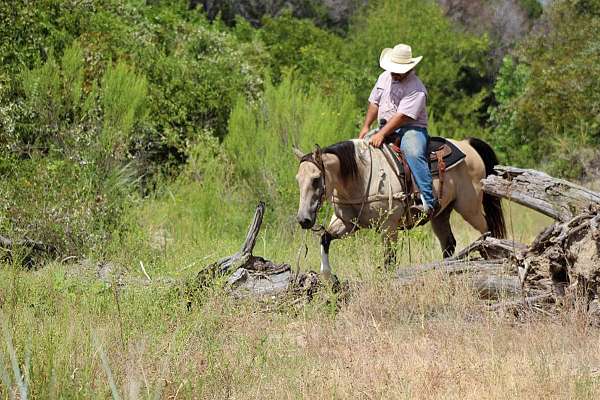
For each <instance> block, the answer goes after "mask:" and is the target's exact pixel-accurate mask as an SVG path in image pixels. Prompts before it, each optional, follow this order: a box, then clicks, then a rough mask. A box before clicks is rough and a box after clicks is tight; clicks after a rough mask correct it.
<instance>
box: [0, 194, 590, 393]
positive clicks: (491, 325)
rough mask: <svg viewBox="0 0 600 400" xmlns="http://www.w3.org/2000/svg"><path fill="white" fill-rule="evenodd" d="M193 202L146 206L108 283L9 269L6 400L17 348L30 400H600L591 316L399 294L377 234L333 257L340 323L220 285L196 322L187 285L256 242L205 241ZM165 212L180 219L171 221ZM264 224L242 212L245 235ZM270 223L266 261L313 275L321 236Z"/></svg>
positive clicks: (4, 281)
mask: <svg viewBox="0 0 600 400" xmlns="http://www.w3.org/2000/svg"><path fill="white" fill-rule="evenodd" d="M190 193H193V191H190V190H183V191H181V192H176V193H172V194H171V195H167V196H166V197H165V198H164V199H154V200H148V201H147V203H146V204H145V207H144V208H143V209H142V210H138V213H136V214H135V218H136V220H137V221H138V225H139V228H138V230H131V231H129V233H128V234H125V235H123V237H122V241H121V242H120V243H119V244H118V245H117V244H115V245H113V246H114V249H115V252H114V253H112V254H111V253H108V252H107V257H110V256H113V257H112V258H111V259H110V261H112V262H113V263H114V265H115V266H114V267H113V274H112V275H110V276H109V278H108V280H106V281H102V280H100V279H98V277H97V276H96V269H95V264H94V263H93V262H88V263H85V262H79V263H75V264H70V265H61V264H58V263H51V264H50V265H47V266H46V267H44V268H42V269H40V270H38V271H25V270H23V269H21V268H18V267H15V266H12V265H5V266H4V267H3V268H2V270H0V304H1V308H2V321H3V324H4V325H5V326H6V327H7V328H8V329H7V330H8V332H10V334H11V335H12V342H9V341H7V340H4V343H2V345H1V348H2V354H1V358H0V363H2V364H3V365H4V367H5V369H6V371H8V372H7V373H8V374H9V376H10V377H11V381H12V383H13V384H12V387H11V389H8V388H7V387H6V385H4V386H2V388H1V389H0V393H2V396H3V397H4V398H10V397H11V395H10V394H11V393H15V390H16V386H15V385H14V382H15V379H14V374H13V373H12V372H11V371H12V368H11V364H10V361H9V357H8V354H9V350H10V349H11V348H13V349H14V350H15V354H16V355H17V357H18V359H19V365H20V366H21V370H22V371H23V376H24V377H25V378H24V379H25V383H26V384H27V389H28V390H29V393H30V398H58V397H60V398H107V397H111V396H112V397H114V398H116V397H117V396H118V397H119V398H175V397H177V398H264V397H274V398H304V397H310V398H356V397H360V398H372V397H376V398H381V397H384V398H398V397H404V398H415V397H419V398H439V397H450V398H453V397H456V398H458V397H460V398H469V397H476V396H475V394H479V396H480V397H479V398H481V397H484V398H501V397H505V396H509V397H512V395H515V396H516V395H517V394H519V393H529V394H530V395H531V396H533V397H554V398H566V397H577V398H592V397H594V396H597V394H598V393H600V382H599V381H598V379H597V378H595V377H594V375H593V373H592V372H591V371H594V368H597V366H598V365H600V357H599V356H598V354H600V352H598V351H595V352H594V351H592V350H594V349H596V350H600V349H598V343H600V334H599V333H598V332H597V331H595V330H589V328H588V327H587V326H586V324H585V323H583V322H582V321H581V320H580V318H579V317H577V316H576V315H571V314H565V315H561V316H560V317H559V318H558V319H555V320H552V319H544V318H542V319H532V320H531V321H529V322H526V323H524V324H516V325H515V324H514V321H512V322H511V319H510V318H508V319H506V317H504V316H498V315H495V314H490V313H487V312H484V311H483V310H482V308H481V306H480V304H481V303H479V301H478V300H477V298H476V296H475V294H473V293H472V292H471V289H470V288H469V287H468V285H466V283H465V282H464V281H462V280H461V279H458V280H456V279H448V278H447V277H444V276H441V275H436V274H433V275H431V276H429V277H426V278H424V279H423V280H422V281H419V282H418V283H417V284H415V285H413V286H410V287H408V288H399V287H397V286H395V284H394V283H393V281H390V280H389V279H388V278H389V275H387V274H386V273H385V272H382V271H381V270H380V269H379V266H380V264H381V260H382V246H381V244H380V241H379V238H378V237H377V235H375V234H374V233H373V232H360V233H359V234H357V235H356V236H355V237H352V238H348V239H346V240H341V241H336V242H334V244H333V245H332V257H331V258H332V263H333V266H334V269H335V272H336V273H337V274H338V275H339V276H340V277H342V278H344V279H349V280H350V282H351V288H352V295H351V297H350V300H349V302H348V303H347V304H344V305H342V307H341V308H339V309H338V308H336V307H332V303H331V300H333V298H332V297H331V296H332V295H331V294H327V292H324V293H323V294H322V295H321V297H318V298H317V299H315V301H313V302H312V303H309V304H307V305H296V306H292V305H290V304H288V303H285V302H283V303H279V305H278V306H276V307H274V304H273V303H271V302H266V303H265V302H263V301H256V300H236V299H233V298H230V297H229V296H227V295H226V293H225V292H224V291H223V289H222V288H221V285H218V284H217V285H215V287H213V288H209V289H207V290H206V291H204V292H201V293H198V294H196V295H195V297H194V298H193V302H192V307H191V309H188V307H187V300H188V297H187V296H186V290H185V288H186V283H189V282H190V281H191V280H192V279H193V277H194V275H195V274H196V273H197V271H198V270H199V269H200V268H201V267H202V266H204V265H206V264H208V263H209V262H212V261H214V260H216V259H218V258H219V257H222V256H226V255H230V254H232V253H233V252H235V251H237V249H238V248H239V246H240V244H241V242H242V241H243V238H244V232H242V233H241V234H237V235H227V234H225V233H224V232H225V231H224V227H220V226H210V227H198V226H197V225H196V224H195V222H198V221H200V220H201V219H202V217H198V216H197V214H196V213H197V212H199V210H195V208H194V205H193V202H186V201H185V199H186V196H188V195H189V194H190ZM179 196H182V197H179ZM167 205H168V209H169V213H167V214H162V212H164V211H165V210H166V208H165V207H167ZM253 211H254V210H253V209H248V210H240V215H241V216H243V217H244V218H245V219H246V223H249V222H250V219H251V217H252V213H253ZM293 212H294V210H292V209H290V213H293ZM507 217H508V220H509V221H518V224H517V223H516V224H515V226H514V228H510V229H509V232H511V233H512V232H514V234H515V237H516V238H517V239H518V240H523V241H530V240H531V239H532V238H533V236H534V235H535V233H536V232H537V231H539V230H540V229H541V228H542V227H543V226H544V225H546V224H548V222H549V221H548V220H547V219H545V218H540V217H539V215H537V214H535V213H533V212H531V211H528V210H525V209H523V208H521V207H515V206H511V207H507ZM194 218H199V219H197V220H195V219H194ZM240 218H241V217H240ZM269 220H270V215H269V213H268V212H267V214H266V215H265V225H264V229H263V230H262V231H261V235H260V237H259V239H258V241H257V244H256V247H255V253H256V254H257V255H263V256H265V257H266V258H269V259H272V260H274V261H279V262H282V261H286V262H290V263H292V264H293V265H294V266H295V265H296V260H297V255H298V251H299V249H301V248H302V247H303V245H304V244H306V245H307V246H308V249H309V250H308V254H307V256H306V258H302V257H301V260H300V267H301V268H302V269H303V270H307V269H316V268H317V267H318V263H319V256H318V238H317V237H316V236H315V235H313V234H311V233H306V232H304V231H301V230H300V229H299V228H298V227H296V226H295V225H294V224H293V223H292V222H290V224H289V225H283V226H281V225H273V224H271V223H270V222H269ZM453 222H455V224H454V226H455V227H456V228H455V230H456V236H457V239H458V242H459V247H461V246H463V245H466V244H468V243H469V242H470V241H471V240H472V239H474V238H476V237H477V236H478V233H477V232H475V231H474V230H472V229H470V228H468V227H466V226H465V224H464V223H462V222H461V221H458V218H454V220H453ZM157 229H160V230H159V231H157ZM199 229H200V230H201V231H202V235H201V236H200V235H199V233H198V230H199ZM234 231H235V230H234ZM157 232H159V233H158V234H157ZM157 235H158V236H157ZM160 235H162V239H161V240H159V239H157V237H160ZM153 237H154V239H151V238H153ZM402 237H403V238H402V239H401V243H399V259H400V260H399V263H400V264H408V263H409V262H410V261H412V262H424V261H429V260H434V259H437V258H439V249H438V245H437V243H436V240H435V239H434V238H433V237H432V235H431V233H430V231H429V228H427V227H425V228H420V229H418V230H414V231H411V232H410V233H407V234H403V235H402ZM152 240H155V241H156V243H152ZM408 242H410V246H411V254H410V259H409V255H408V251H407V248H408ZM161 246H162V247H161ZM139 261H142V262H143V263H144V265H145V268H146V270H147V272H148V274H149V275H150V277H151V278H152V283H148V282H146V280H145V278H144V275H143V274H142V272H141V268H140V267H139ZM586 348H587V349H589V350H590V351H587V350H585V349H586ZM103 360H104V361H103ZM109 376H111V377H112V378H109ZM111 379H114V388H113V389H111V383H110V382H111ZM558 382H566V383H565V384H564V385H563V384H559V383H558ZM489 388H491V389H489Z"/></svg>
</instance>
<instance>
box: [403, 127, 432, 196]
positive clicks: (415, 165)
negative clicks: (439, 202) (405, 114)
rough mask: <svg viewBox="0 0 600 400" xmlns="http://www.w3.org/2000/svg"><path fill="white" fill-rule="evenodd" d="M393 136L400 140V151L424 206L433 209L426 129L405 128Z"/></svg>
mask: <svg viewBox="0 0 600 400" xmlns="http://www.w3.org/2000/svg"><path fill="white" fill-rule="evenodd" d="M394 135H397V136H398V137H400V138H401V142H400V149H401V150H402V152H403V153H404V156H405V157H406V162H407V163H408V166H409V167H410V169H411V170H412V173H413V175H414V177H415V183H416V184H417V187H418V188H419V190H420V191H421V195H422V197H423V201H424V203H425V204H423V205H424V206H427V207H433V202H434V201H435V197H434V196H433V184H432V178H431V172H430V171H429V161H428V160H427V144H428V142H429V133H427V128H421V127H412V126H405V127H402V128H399V129H396V131H395V132H394Z"/></svg>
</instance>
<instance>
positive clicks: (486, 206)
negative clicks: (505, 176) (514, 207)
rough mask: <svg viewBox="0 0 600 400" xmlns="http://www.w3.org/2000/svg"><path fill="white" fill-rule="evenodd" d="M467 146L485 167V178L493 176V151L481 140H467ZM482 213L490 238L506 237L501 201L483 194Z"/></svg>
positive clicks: (496, 160) (494, 161)
mask: <svg viewBox="0 0 600 400" xmlns="http://www.w3.org/2000/svg"><path fill="white" fill-rule="evenodd" d="M468 140H469V144H470V145H471V146H472V147H473V148H474V149H475V151H477V153H479V155H480V156H481V158H482V159H483V163H484V165H485V176H488V175H491V174H495V172H494V167H495V166H496V165H498V157H497V156H496V153H494V149H492V148H491V147H490V145H489V144H487V143H486V142H484V141H483V140H481V139H477V138H472V137H471V138H468ZM483 211H484V212H485V220H486V222H487V225H488V229H489V230H490V232H491V233H492V236H493V237H495V238H498V239H503V238H505V237H506V224H505V222H504V214H503V213H502V201H501V200H500V198H498V197H495V196H492V195H490V194H487V193H483Z"/></svg>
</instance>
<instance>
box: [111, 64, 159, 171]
mask: <svg viewBox="0 0 600 400" xmlns="http://www.w3.org/2000/svg"><path fill="white" fill-rule="evenodd" d="M146 91H147V82H146V79H145V78H144V77H143V76H138V75H136V74H135V72H134V71H132V70H131V69H130V68H129V67H128V66H127V65H126V64H124V63H122V62H119V63H117V64H116V65H115V66H114V67H112V66H109V67H108V69H107V70H106V72H105V73H104V76H103V77H102V83H101V105H102V112H103V126H102V134H101V136H100V140H101V142H102V147H103V151H104V154H105V157H106V155H109V154H113V155H115V156H116V158H117V159H122V158H123V156H124V155H125V153H126V151H127V145H128V144H129V139H130V137H131V130H132V128H133V126H134V124H135V123H136V121H140V120H142V119H143V118H145V116H146V114H147V113H148V110H147V108H146V101H147V100H146Z"/></svg>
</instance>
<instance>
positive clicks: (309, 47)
mask: <svg viewBox="0 0 600 400" xmlns="http://www.w3.org/2000/svg"><path fill="white" fill-rule="evenodd" d="M209 3H210V4H209ZM250 3H251V5H252V7H254V6H256V7H255V9H256V10H259V11H260V10H262V8H261V7H263V8H264V7H266V6H268V4H267V3H264V4H263V3H260V2H249V3H248V4H250ZM255 3H256V4H255ZM259 3H260V4H259ZM297 3H298V4H296V3H294V4H296V6H298V7H300V6H299V5H300V4H303V6H302V7H304V6H306V7H308V8H306V7H305V11H306V10H309V9H310V10H309V11H310V12H307V13H304V14H302V13H300V14H299V13H298V12H297V11H298V9H297V8H294V7H291V8H289V7H288V8H287V9H286V8H285V7H283V6H282V4H283V2H276V1H275V2H272V4H271V3H269V4H271V6H272V9H271V8H269V9H268V10H267V9H266V8H265V10H263V11H261V12H259V13H258V15H257V16H256V18H254V17H252V18H250V17H248V15H245V13H246V14H247V13H248V12H250V11H249V10H250V9H249V8H243V7H242V8H239V7H238V6H239V5H240V4H241V3H239V4H238V3H235V2H229V3H223V4H224V5H227V4H229V6H231V7H230V8H228V9H227V10H225V9H223V10H218V11H223V12H224V11H227V12H228V13H229V14H227V15H225V14H223V13H222V14H220V15H221V17H223V18H216V17H217V16H218V13H217V14H215V13H212V14H211V12H209V14H210V15H206V14H205V9H206V10H207V11H210V10H209V8H210V7H208V6H211V7H212V6H215V4H216V3H214V2H202V4H201V5H202V6H198V7H194V5H199V2H193V1H192V2H189V1H184V0H168V1H167V0H164V1H141V0H102V1H94V2H88V1H84V2H82V1H76V0H67V1H59V0H41V1H36V2H33V1H22V2H18V3H14V2H8V1H1V2H0V20H1V21H0V22H1V23H0V38H2V40H1V41H0V146H1V147H0V171H1V172H2V174H3V182H2V183H1V184H0V195H1V196H2V198H3V200H4V201H3V202H2V204H1V205H0V234H5V235H8V236H12V237H23V236H30V237H33V238H37V239H40V240H44V241H47V242H49V243H52V244H55V245H57V246H58V247H59V248H60V249H61V251H62V252H63V253H70V252H73V253H81V252H85V251H87V250H93V251H100V250H99V249H101V248H103V244H104V243H106V242H107V241H109V240H110V239H111V238H116V239H117V240H118V239H119V238H122V237H123V236H122V235H120V234H121V233H124V232H126V231H127V230H128V229H133V226H132V225H131V224H130V223H129V222H127V221H129V219H127V218H126V216H128V215H131V213H133V214H135V210H136V209H139V208H140V207H138V206H139V205H140V204H141V206H142V207H141V208H142V209H147V207H148V202H145V203H144V200H143V199H144V196H149V195H152V196H153V195H156V196H157V198H158V202H156V203H151V204H153V206H152V207H155V208H154V210H155V211H156V212H161V213H163V214H164V215H170V214H169V213H170V211H169V207H168V206H166V205H164V206H163V205H161V204H163V203H161V202H162V200H161V196H162V195H163V193H168V196H173V192H176V193H178V194H176V195H177V196H183V197H182V198H184V199H185V201H189V202H193V203H194V204H196V207H195V208H194V209H195V210H196V211H197V212H196V211H194V212H193V213H192V214H191V215H190V218H188V219H187V221H188V222H190V223H192V221H193V223H195V224H197V225H199V226H202V227H203V228H202V231H203V232H204V234H205V235H208V234H209V233H210V230H211V229H214V227H215V226H216V225H218V223H223V221H228V223H229V225H228V226H230V233H231V234H232V235H234V234H236V233H239V232H241V231H242V230H243V229H244V225H245V220H244V218H240V217H239V216H238V215H237V214H236V211H237V210H239V209H240V208H241V207H252V205H253V203H254V202H255V201H257V200H258V199H265V200H267V202H268V205H269V207H270V208H271V209H272V210H275V211H276V213H275V215H276V219H277V220H278V221H279V222H283V223H289V225H286V226H288V227H291V226H292V225H293V221H291V217H290V215H293V212H292V210H293V208H294V204H295V201H296V200H295V195H296V194H295V183H294V180H293V176H294V170H295V160H294V159H293V157H292V156H291V152H290V148H291V145H292V144H297V145H300V146H301V147H302V148H303V149H304V150H306V151H308V150H309V149H310V148H312V146H313V145H314V144H315V143H319V144H321V145H327V144H330V143H333V142H336V141H339V140H343V139H345V138H350V137H354V136H355V135H356V134H357V131H358V127H359V125H360V123H361V120H362V117H363V113H364V111H365V109H366V105H367V104H366V99H367V96H368V94H369V91H370V89H371V87H372V85H373V83H374V82H375V80H376V78H377V76H378V74H379V73H380V68H379V65H378V58H379V53H380V51H381V49H382V48H384V47H391V46H393V45H395V44H396V43H398V42H405V43H409V44H411V45H412V47H413V51H414V53H415V54H416V55H423V56H424V61H423V62H422V63H421V65H420V66H419V67H418V74H419V76H420V77H421V79H422V80H423V81H424V82H425V84H426V86H427V87H428V90H429V102H428V107H429V110H430V120H431V131H432V133H434V134H441V135H446V136H452V137H463V136H467V135H474V136H484V137H485V138H486V139H487V140H489V141H490V142H491V143H492V144H493V145H494V146H495V147H496V148H497V149H498V150H499V152H500V153H501V155H502V158H503V161H504V162H508V163H513V164H517V165H523V166H539V165H540V164H539V163H544V162H546V161H547V160H551V161H552V162H551V164H543V165H544V166H545V167H547V168H550V169H551V171H550V172H557V171H560V172H563V173H565V174H568V175H576V174H579V173H580V172H581V171H583V170H584V169H585V168H584V167H585V166H586V165H587V163H588V161H589V160H590V159H592V158H594V156H595V153H594V151H593V150H592V146H593V145H594V144H596V143H597V140H598V136H599V135H600V133H599V131H598V127H599V124H600V122H599V121H598V115H599V112H598V111H599V110H598V107H599V104H600V99H599V98H598V93H599V92H600V91H599V90H598V89H599V87H598V82H599V81H600V80H599V79H598V77H599V75H600V70H598V65H600V62H599V60H598V54H599V53H600V52H599V51H598V46H599V44H598V37H597V34H596V33H597V32H598V31H599V29H598V28H599V26H598V25H599V22H598V21H599V17H598V15H599V12H598V10H599V9H600V7H599V6H598V2H597V0H561V1H556V2H553V6H552V7H550V8H549V9H547V10H546V11H545V12H544V13H543V14H542V16H541V18H540V19H539V20H538V22H536V24H535V28H534V29H533V30H532V31H531V33H530V34H529V35H527V36H526V37H525V38H524V39H522V40H521V41H520V43H519V44H518V45H517V47H516V50H515V51H513V52H512V53H511V54H510V55H509V56H507V57H506V58H505V59H504V61H503V63H502V65H501V67H500V72H499V74H498V77H497V79H496V77H495V76H494V74H495V73H496V71H497V63H496V62H495V61H494V57H496V55H497V54H503V53H505V52H506V51H507V49H508V48H510V46H511V45H512V42H511V40H513V41H514V40H517V39H518V38H519V37H520V36H522V35H525V34H526V31H524V29H528V27H529V26H531V25H532V21H534V20H535V19H536V18H537V17H538V16H539V15H540V10H541V9H540V8H539V6H538V5H537V3H536V2H532V1H512V0H511V1H506V2H502V3H497V4H496V3H494V4H495V5H494V6H493V7H492V6H490V7H492V9H494V10H496V9H498V10H500V9H502V10H509V11H510V12H509V11H506V14H503V15H504V17H506V18H508V16H510V15H519V16H521V17H522V18H525V20H524V21H525V22H523V23H522V24H521V25H520V27H519V29H520V31H519V34H518V35H513V34H508V33H507V34H506V35H504V36H503V35H502V34H503V32H502V31H501V29H502V28H499V26H501V25H498V24H497V23H496V22H494V21H496V20H491V19H489V18H491V17H490V15H492V14H493V15H498V14H497V13H495V14H494V13H491V14H490V13H489V12H487V11H485V10H487V9H486V6H485V4H487V3H486V2H479V3H481V4H479V3H477V4H479V6H478V7H479V8H478V9H481V10H482V11H481V13H480V14H481V15H479V18H480V20H481V21H482V23H481V27H482V28H481V29H479V30H477V29H473V26H466V27H464V26H461V25H460V23H459V22H460V18H456V15H457V14H456V13H455V14H452V10H458V9H460V7H461V6H462V5H463V3H464V2H460V1H457V2H452V1H445V2H441V3H443V5H444V7H440V5H439V3H440V2H437V1H433V0H427V1H422V0H402V1H396V0H377V1H370V2H355V3H353V5H352V7H350V6H349V8H348V9H352V10H354V8H355V7H356V6H358V5H362V4H364V3H368V4H367V5H366V6H364V7H362V8H359V9H358V11H356V12H355V14H354V15H353V17H352V18H351V19H347V21H348V23H347V24H346V25H344V29H343V32H342V34H340V32H341V31H340V30H339V28H340V26H339V25H338V24H337V23H334V22H331V21H330V22H328V20H327V18H326V17H325V14H327V12H328V11H327V9H328V8H327V7H329V5H330V2H322V3H320V2H318V1H310V2H297ZM236 4H237V5H236ZM332 4H333V3H332ZM344 4H346V3H344ZM349 4H350V3H348V4H347V5H349ZM505 4H508V5H509V6H510V7H512V8H510V9H507V8H506V7H504V5H505ZM229 6H228V7H229ZM233 6H235V7H233ZM271 6H269V7H271ZM321 6H323V7H324V8H320V7H321ZM236 7H238V8H236ZM273 7H275V8H276V10H275V8H273ZM353 7H354V8H353ZM452 7H458V8H452ZM494 7H495V8H494ZM502 7H504V8H502ZM515 7H517V8H515ZM213 8H214V7H213ZM267 8H268V7H267ZM253 9H254V8H253ZM213 11H214V10H213ZM484 11H485V12H484ZM323 12H325V14H323ZM470 12H471V13H475V12H476V11H474V10H471V11H470ZM469 15H471V14H469ZM244 16H246V17H248V20H245V19H244V18H243V17H244ZM299 16H310V17H312V19H303V18H299ZM504 17H503V18H504ZM521 17H520V18H521ZM253 18H254V19H253ZM486 18H487V19H489V21H488V20H486ZM498 18H500V17H498ZM506 18H505V19H506ZM508 19H510V18H508ZM501 20H502V19H498V21H501ZM223 21H224V22H225V23H224V22H223ZM456 21H459V22H456ZM486 21H487V22H486ZM488 26H490V27H493V29H492V28H489V29H488V28H487V27H488ZM574 27H576V28H574ZM513 28H514V27H509V26H506V27H505V28H504V29H506V30H508V29H513ZM499 29H500V31H499ZM488 31H489V35H488V34H487V33H486V32H488ZM582 146H586V147H587V150H585V151H582V150H581V147H582ZM588 172H589V171H588ZM236 192H238V193H243V194H236ZM224 199H226V201H223V200H224ZM182 201H184V200H182ZM164 204H166V203H164ZM190 212H192V211H191V210H190ZM172 220H178V221H180V220H181V219H180V218H178V217H177V216H173V218H172ZM164 222H165V223H166V224H167V225H168V223H169V221H164ZM134 225H135V224H134ZM100 253H102V251H100Z"/></svg>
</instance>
